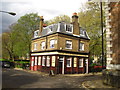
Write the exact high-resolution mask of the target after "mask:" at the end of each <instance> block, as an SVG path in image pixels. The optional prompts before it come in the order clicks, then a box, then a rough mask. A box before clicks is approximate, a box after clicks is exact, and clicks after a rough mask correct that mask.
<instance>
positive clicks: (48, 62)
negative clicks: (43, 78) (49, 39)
mask: <svg viewBox="0 0 120 90" xmlns="http://www.w3.org/2000/svg"><path fill="white" fill-rule="evenodd" d="M46 66H47V67H49V66H50V56H47V61H46Z"/></svg>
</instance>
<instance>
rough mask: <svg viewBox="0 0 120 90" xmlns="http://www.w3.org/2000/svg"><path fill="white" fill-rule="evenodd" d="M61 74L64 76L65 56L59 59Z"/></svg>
mask: <svg viewBox="0 0 120 90" xmlns="http://www.w3.org/2000/svg"><path fill="white" fill-rule="evenodd" d="M58 67H59V70H58V72H59V74H64V57H63V56H60V57H59V66H58Z"/></svg>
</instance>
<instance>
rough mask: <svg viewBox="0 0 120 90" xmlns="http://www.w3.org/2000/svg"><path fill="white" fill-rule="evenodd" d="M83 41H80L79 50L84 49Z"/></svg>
mask: <svg viewBox="0 0 120 90" xmlns="http://www.w3.org/2000/svg"><path fill="white" fill-rule="evenodd" d="M84 46H85V45H84V43H80V51H84Z"/></svg>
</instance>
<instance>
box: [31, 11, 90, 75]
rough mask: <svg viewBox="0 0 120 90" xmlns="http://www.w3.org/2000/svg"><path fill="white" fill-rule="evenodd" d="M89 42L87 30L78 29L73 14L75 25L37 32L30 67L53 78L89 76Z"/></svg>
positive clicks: (70, 24)
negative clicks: (49, 74) (48, 73)
mask: <svg viewBox="0 0 120 90" xmlns="http://www.w3.org/2000/svg"><path fill="white" fill-rule="evenodd" d="M89 41H90V38H89V36H88V34H87V32H86V30H85V29H83V28H82V27H79V23H78V15H77V13H73V16H72V23H66V22H65V21H64V22H59V23H55V24H52V25H49V26H46V27H44V19H43V17H42V16H41V17H40V28H39V30H36V31H35V32H34V37H33V38H32V42H31V66H30V69H31V70H33V71H41V72H50V71H51V70H52V71H53V72H54V74H68V73H69V74H73V73H88V66H89Z"/></svg>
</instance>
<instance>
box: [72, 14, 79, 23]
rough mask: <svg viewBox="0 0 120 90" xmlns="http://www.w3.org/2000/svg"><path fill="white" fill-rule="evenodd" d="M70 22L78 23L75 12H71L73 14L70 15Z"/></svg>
mask: <svg viewBox="0 0 120 90" xmlns="http://www.w3.org/2000/svg"><path fill="white" fill-rule="evenodd" d="M72 22H73V23H78V15H77V13H76V12H75V13H73V16H72Z"/></svg>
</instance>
